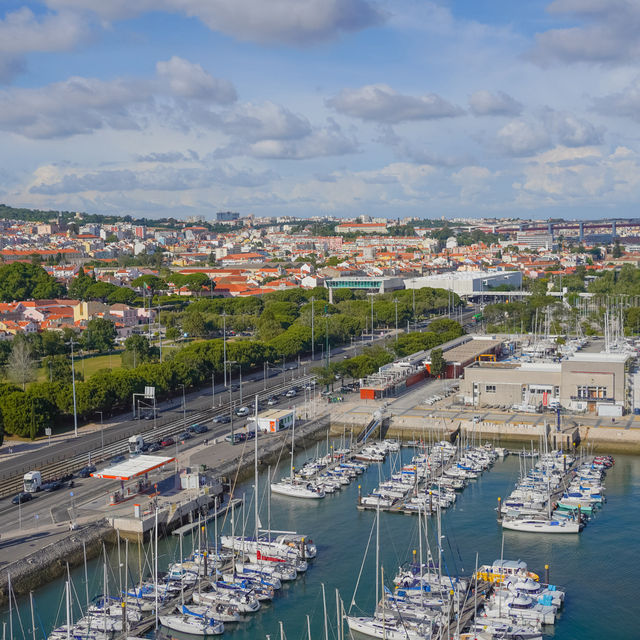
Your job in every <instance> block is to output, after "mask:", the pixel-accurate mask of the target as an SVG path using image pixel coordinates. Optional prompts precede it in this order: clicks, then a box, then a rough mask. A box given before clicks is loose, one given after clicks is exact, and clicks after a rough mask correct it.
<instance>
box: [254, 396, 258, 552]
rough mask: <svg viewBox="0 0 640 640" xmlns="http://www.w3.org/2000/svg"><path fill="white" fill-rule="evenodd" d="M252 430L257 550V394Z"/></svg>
mask: <svg viewBox="0 0 640 640" xmlns="http://www.w3.org/2000/svg"><path fill="white" fill-rule="evenodd" d="M253 425H254V426H253V428H254V429H255V435H254V437H253V439H254V458H255V459H254V461H253V477H254V480H253V481H254V484H255V494H254V498H253V500H254V502H255V505H254V518H255V523H256V549H257V548H258V547H257V545H258V522H259V520H260V518H259V517H258V431H259V429H258V394H257V393H256V405H255V420H254V423H253Z"/></svg>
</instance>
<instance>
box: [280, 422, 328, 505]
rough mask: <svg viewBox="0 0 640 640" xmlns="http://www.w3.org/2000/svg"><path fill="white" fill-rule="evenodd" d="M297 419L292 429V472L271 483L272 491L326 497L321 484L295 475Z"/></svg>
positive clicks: (290, 494) (294, 496)
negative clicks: (294, 453)
mask: <svg viewBox="0 0 640 640" xmlns="http://www.w3.org/2000/svg"><path fill="white" fill-rule="evenodd" d="M295 433H296V421H295V417H294V420H293V426H292V431H291V474H290V476H289V477H288V478H283V479H282V480H281V481H280V482H272V483H271V492H272V493H276V494H278V495H281V496H288V497H290V498H306V499H310V500H319V499H320V498H324V496H325V491H324V488H323V487H321V486H316V485H314V484H313V483H311V482H308V481H306V480H299V479H297V478H296V477H295V475H294V467H293V449H294V443H295Z"/></svg>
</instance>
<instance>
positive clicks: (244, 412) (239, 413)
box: [236, 407, 251, 417]
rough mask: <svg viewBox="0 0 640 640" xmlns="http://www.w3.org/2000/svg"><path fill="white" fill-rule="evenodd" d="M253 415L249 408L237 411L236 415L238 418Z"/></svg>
mask: <svg viewBox="0 0 640 640" xmlns="http://www.w3.org/2000/svg"><path fill="white" fill-rule="evenodd" d="M250 413H251V409H249V407H240V408H239V409H236V415H237V416H240V417H242V416H248V415H249V414H250Z"/></svg>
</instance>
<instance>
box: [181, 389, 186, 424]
mask: <svg viewBox="0 0 640 640" xmlns="http://www.w3.org/2000/svg"><path fill="white" fill-rule="evenodd" d="M180 386H181V387H182V420H183V421H184V423H185V424H186V423H187V398H186V394H185V390H184V385H183V384H181V385H180Z"/></svg>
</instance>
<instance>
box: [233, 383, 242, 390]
mask: <svg viewBox="0 0 640 640" xmlns="http://www.w3.org/2000/svg"><path fill="white" fill-rule="evenodd" d="M239 390H240V387H239V386H238V385H237V384H232V385H231V391H239Z"/></svg>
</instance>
